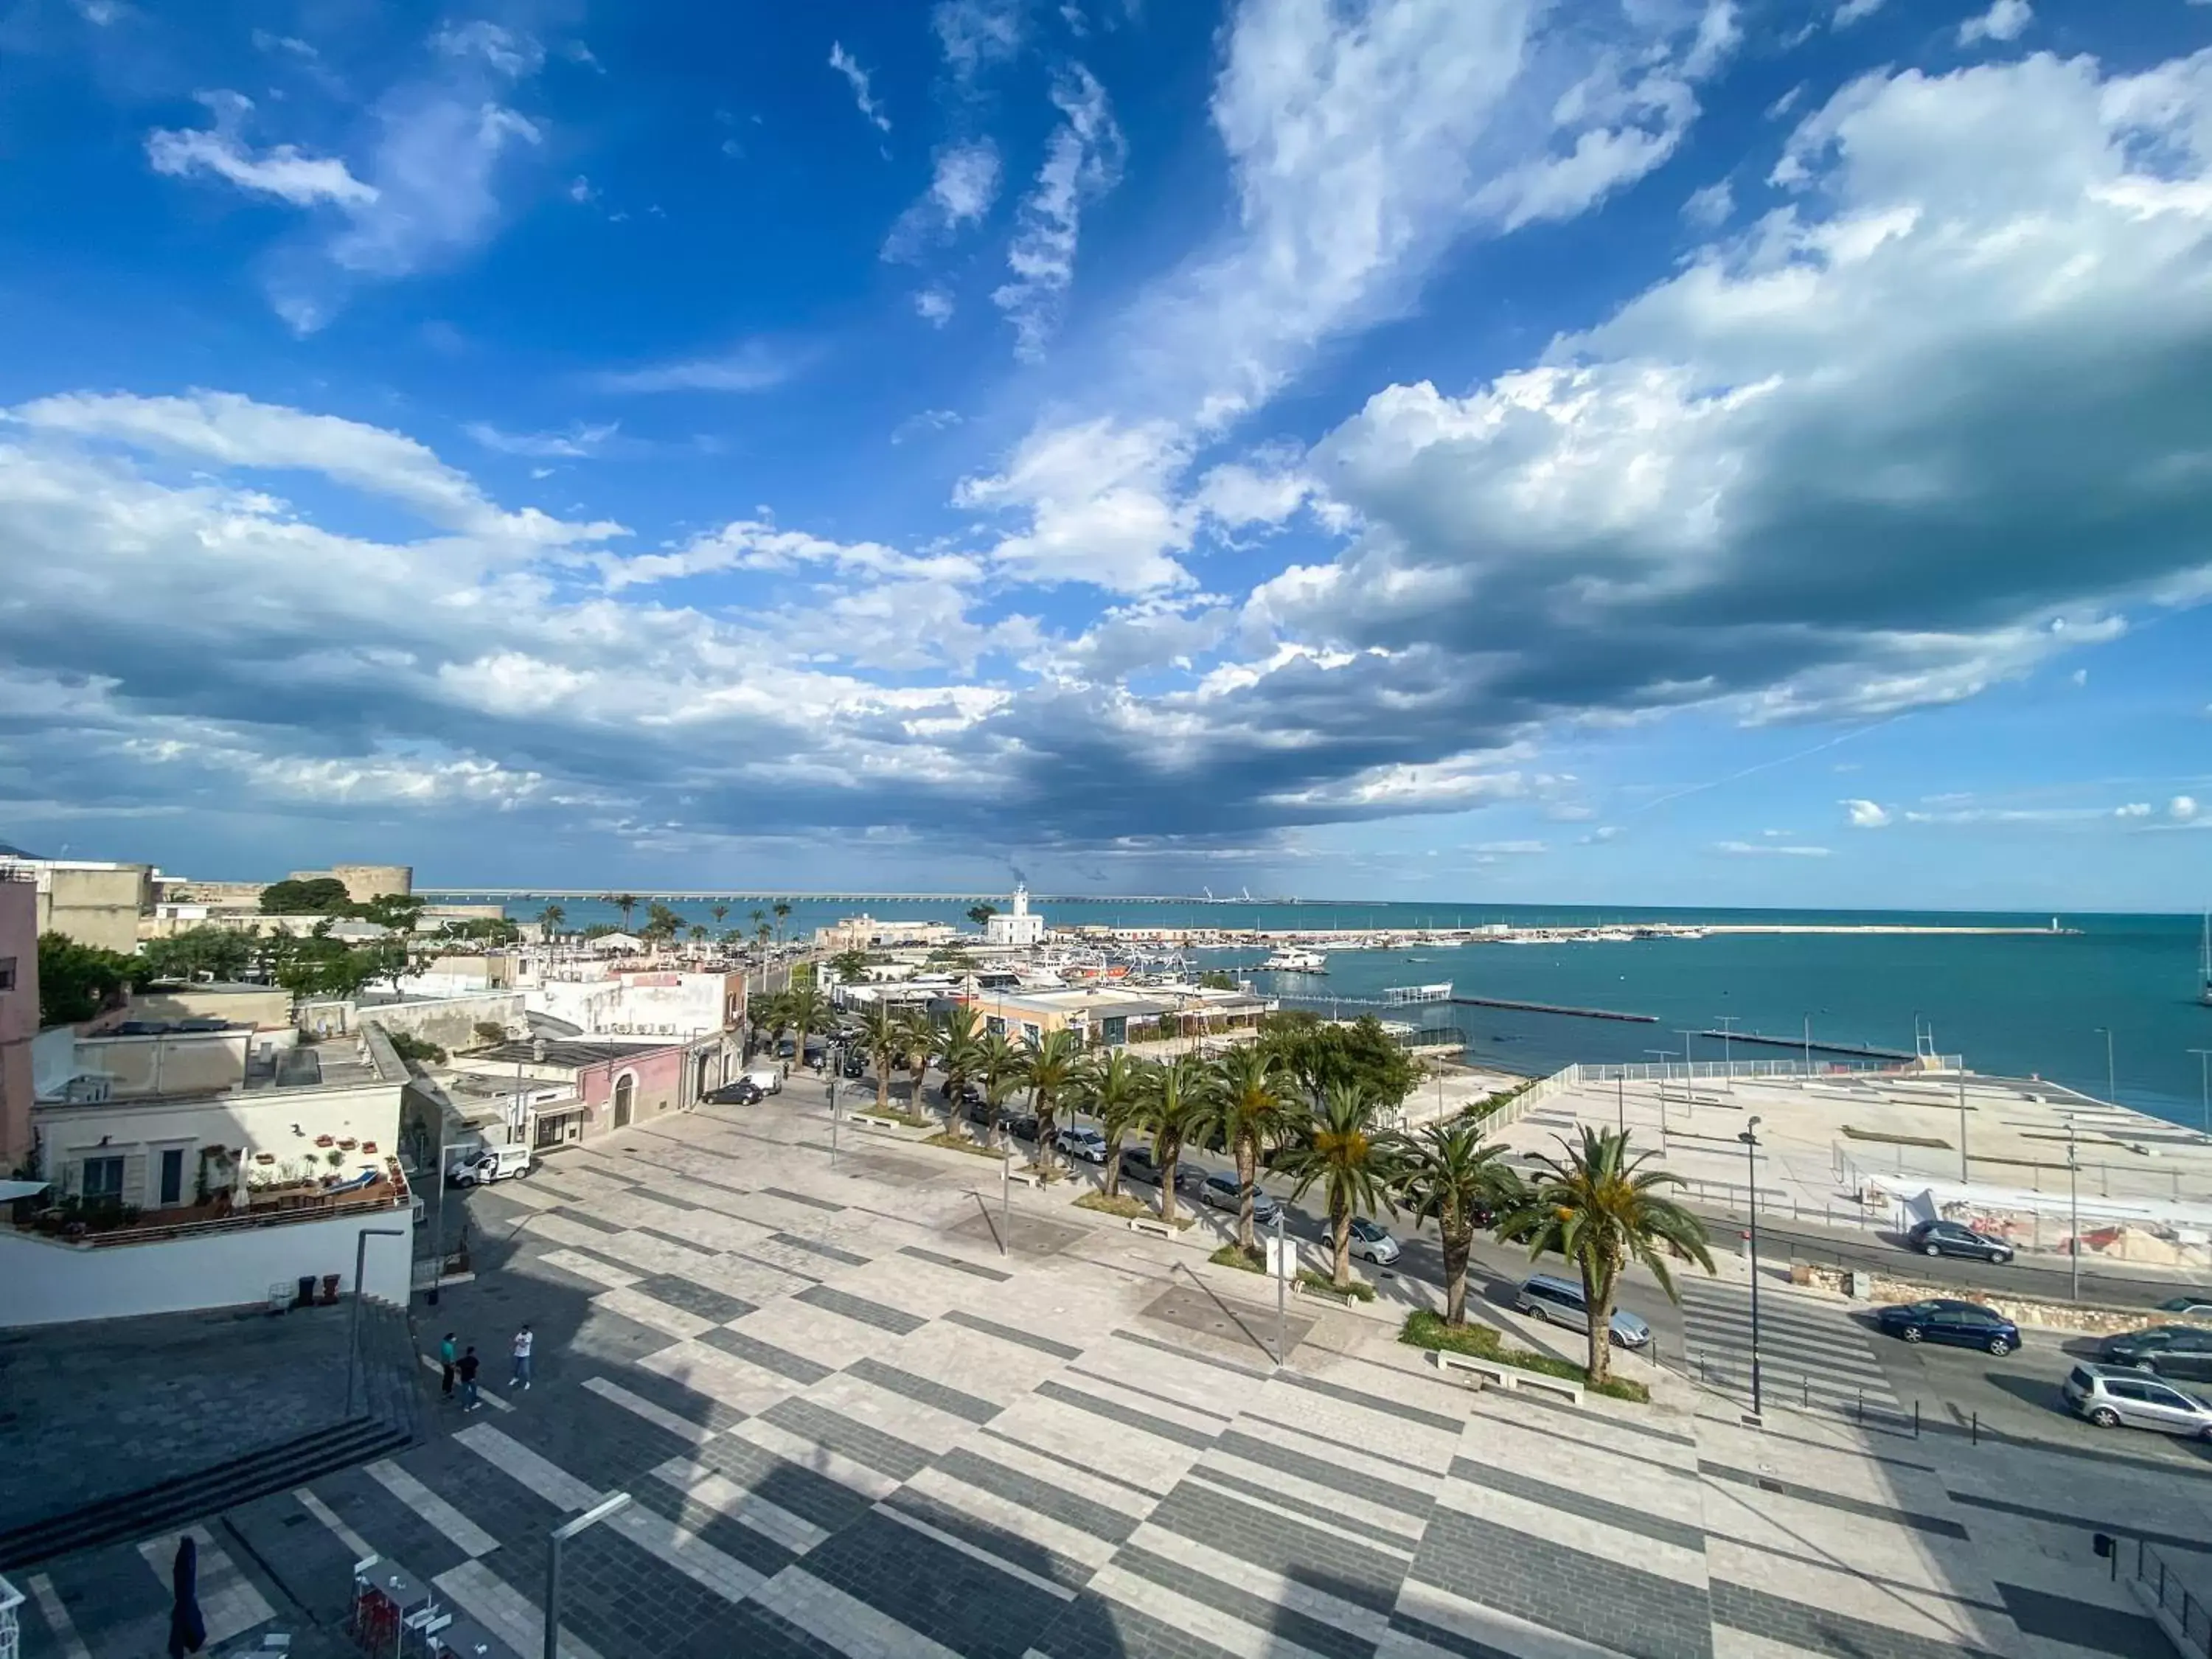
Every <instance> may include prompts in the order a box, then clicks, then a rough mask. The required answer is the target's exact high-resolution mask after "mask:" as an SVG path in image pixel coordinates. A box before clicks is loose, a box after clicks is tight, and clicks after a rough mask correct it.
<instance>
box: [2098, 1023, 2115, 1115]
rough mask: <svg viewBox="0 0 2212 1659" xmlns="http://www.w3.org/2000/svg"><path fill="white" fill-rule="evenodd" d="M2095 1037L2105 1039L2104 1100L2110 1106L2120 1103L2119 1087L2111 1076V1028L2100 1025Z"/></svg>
mask: <svg viewBox="0 0 2212 1659" xmlns="http://www.w3.org/2000/svg"><path fill="white" fill-rule="evenodd" d="M2097 1035H2098V1036H2101V1037H2103V1038H2104V1039H2105V1098H2106V1101H2107V1102H2108V1103H2111V1104H2112V1105H2114V1106H2117V1105H2118V1104H2119V1103H2120V1085H2119V1084H2118V1082H2117V1081H2115V1080H2114V1078H2113V1075H2112V1027H2111V1026H2109V1025H2100V1026H2099V1027H2098V1028H2097Z"/></svg>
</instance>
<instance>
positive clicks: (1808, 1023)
mask: <svg viewBox="0 0 2212 1659" xmlns="http://www.w3.org/2000/svg"><path fill="white" fill-rule="evenodd" d="M1805 1075H1806V1076H1807V1077H1810V1076H1812V1075H1813V1016H1812V1015H1811V1014H1809V1013H1808V1014H1807V1015H1806V1016H1805Z"/></svg>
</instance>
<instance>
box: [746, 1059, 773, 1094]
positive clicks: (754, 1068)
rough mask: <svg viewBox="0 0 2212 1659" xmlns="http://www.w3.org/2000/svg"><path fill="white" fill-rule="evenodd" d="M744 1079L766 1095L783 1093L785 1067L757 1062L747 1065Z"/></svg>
mask: <svg viewBox="0 0 2212 1659" xmlns="http://www.w3.org/2000/svg"><path fill="white" fill-rule="evenodd" d="M744 1081H745V1082H747V1083H750V1084H751V1085H753V1087H754V1088H756V1089H757V1090H759V1091H761V1092H762V1093H763V1094H764V1095H773V1094H781V1092H782V1091H783V1067H782V1066H763V1065H760V1064H758V1063H757V1062H756V1063H755V1064H753V1065H750V1066H746V1067H745V1071H744Z"/></svg>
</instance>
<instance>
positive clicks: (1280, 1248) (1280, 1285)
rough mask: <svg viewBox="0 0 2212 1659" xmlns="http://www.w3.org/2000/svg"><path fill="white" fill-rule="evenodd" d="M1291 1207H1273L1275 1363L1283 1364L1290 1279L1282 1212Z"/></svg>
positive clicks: (1282, 1205) (1283, 1205)
mask: <svg viewBox="0 0 2212 1659" xmlns="http://www.w3.org/2000/svg"><path fill="white" fill-rule="evenodd" d="M1290 1207H1291V1206H1289V1205H1287V1204H1278V1205H1276V1206H1275V1363H1276V1364H1278V1365H1279V1364H1282V1363H1283V1298H1284V1296H1285V1280H1286V1279H1289V1278H1290V1276H1291V1275H1290V1267H1291V1262H1290V1257H1289V1256H1288V1255H1286V1254H1285V1246H1284V1242H1283V1212H1285V1210H1287V1209H1289V1208H1290Z"/></svg>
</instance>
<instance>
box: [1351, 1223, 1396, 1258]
mask: <svg viewBox="0 0 2212 1659" xmlns="http://www.w3.org/2000/svg"><path fill="white" fill-rule="evenodd" d="M1352 1255H1356V1256H1358V1257H1360V1258H1361V1259H1362V1260H1364V1261H1372V1262H1375V1263H1376V1264H1377V1265H1378V1266H1381V1267H1389V1265H1390V1264H1391V1263H1392V1262H1394V1261H1396V1260H1397V1259H1398V1241H1397V1240H1396V1239H1395V1238H1393V1237H1391V1236H1390V1230H1389V1228H1387V1227H1383V1226H1380V1225H1377V1224H1376V1223H1375V1222H1372V1221H1370V1220H1369V1219H1368V1218H1366V1217H1365V1216H1364V1215H1356V1216H1354V1217H1352Z"/></svg>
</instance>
